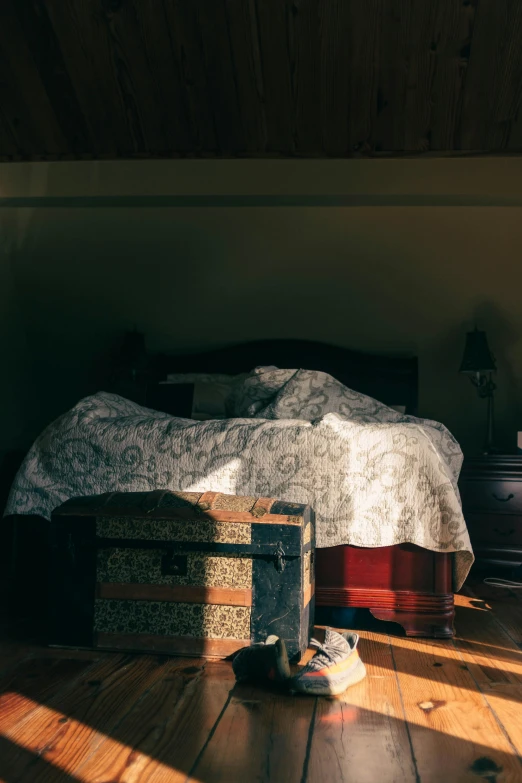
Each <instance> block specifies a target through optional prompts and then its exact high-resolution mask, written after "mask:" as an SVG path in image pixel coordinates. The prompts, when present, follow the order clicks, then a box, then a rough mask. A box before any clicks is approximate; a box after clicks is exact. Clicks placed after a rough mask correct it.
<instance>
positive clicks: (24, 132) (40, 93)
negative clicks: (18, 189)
mask: <svg viewBox="0 0 522 783" xmlns="http://www.w3.org/2000/svg"><path fill="white" fill-rule="evenodd" d="M16 6H17V0H4V2H1V3H0V58H1V59H0V103H1V106H2V114H3V116H4V125H5V126H7V127H8V128H9V129H10V130H9V135H10V136H11V139H12V140H15V141H16V145H17V147H18V150H19V153H20V154H21V155H22V157H27V158H28V157H31V156H32V155H39V154H40V155H41V154H48V155H51V156H52V155H59V154H60V153H61V152H67V151H68V150H69V146H68V142H67V140H66V139H65V137H64V135H63V133H62V130H61V128H60V126H59V124H58V121H57V118H56V115H55V112H54V109H53V107H52V105H51V102H50V100H49V96H48V94H47V90H46V88H45V86H44V84H43V82H42V79H41V76H40V74H39V72H38V69H37V67H36V64H35V62H34V60H33V57H32V54H31V52H30V51H29V47H28V45H27V41H26V39H25V36H24V32H23V31H22V29H21V27H20V22H19V19H18V16H17V14H16V10H15V9H16Z"/></svg>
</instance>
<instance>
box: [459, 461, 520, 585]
mask: <svg viewBox="0 0 522 783" xmlns="http://www.w3.org/2000/svg"><path fill="white" fill-rule="evenodd" d="M459 488H460V493H461V497H462V508H463V511H464V518H465V520H466V523H467V525H468V528H469V534H470V538H471V543H472V545H473V550H474V552H475V557H476V567H477V568H480V569H482V570H487V569H490V570H493V569H495V570H499V569H501V568H508V569H513V568H514V567H515V566H518V565H520V564H521V563H522V455H521V456H516V455H507V454H506V455H502V454H499V455H495V456H484V457H479V458H476V459H472V460H465V461H464V466H463V470H462V473H461V477H460V481H459Z"/></svg>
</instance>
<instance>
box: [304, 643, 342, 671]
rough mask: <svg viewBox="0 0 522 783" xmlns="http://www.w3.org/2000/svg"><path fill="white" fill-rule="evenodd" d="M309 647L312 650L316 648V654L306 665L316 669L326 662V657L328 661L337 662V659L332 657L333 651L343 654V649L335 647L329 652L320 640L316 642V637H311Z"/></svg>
mask: <svg viewBox="0 0 522 783" xmlns="http://www.w3.org/2000/svg"><path fill="white" fill-rule="evenodd" d="M310 647H313V649H314V650H317V652H316V654H315V655H314V657H313V658H312V660H311V661H310V662H309V664H308V667H307V668H310V669H317V668H319V667H322V666H324V665H325V663H327V660H325V658H326V659H328V660H329V661H330V663H337V659H336V658H335V657H334V653H338V654H339V655H343V653H344V650H339V649H335V648H334V650H333V651H332V652H330V651H329V650H328V649H327V648H326V647H325V646H324V644H321V642H318V641H317V639H311V640H310Z"/></svg>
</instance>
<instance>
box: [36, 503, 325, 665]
mask: <svg viewBox="0 0 522 783" xmlns="http://www.w3.org/2000/svg"><path fill="white" fill-rule="evenodd" d="M314 541H315V531H314V518H313V511H312V509H311V508H310V507H309V506H305V505H300V504H296V503H286V502H284V501H278V500H275V499H273V498H255V497H238V496H235V495H223V494H219V493H217V492H205V493H203V494H202V493H199V492H196V493H193V492H170V491H163V490H160V491H154V492H127V493H125V492H117V493H109V494H105V495H99V496H92V497H85V498H75V499H72V500H69V501H67V502H66V503H64V504H63V505H62V506H60V507H59V508H57V509H56V510H55V512H54V513H53V516H52V521H51V529H50V561H51V562H50V565H51V570H50V602H49V606H50V638H49V642H50V644H51V645H53V646H66V647H99V648H105V649H115V650H121V649H125V650H143V651H155V652H164V653H169V654H180V655H204V656H218V657H225V656H227V655H230V654H231V653H233V652H235V651H236V650H237V649H239V648H241V647H244V646H246V645H249V644H251V643H254V642H259V641H264V640H265V638H266V636H267V635H268V634H276V635H277V636H280V637H281V638H283V639H284V640H285V642H286V644H287V648H288V653H289V655H290V656H291V657H293V658H295V657H298V656H299V655H300V654H302V653H303V652H304V650H305V649H306V647H307V645H308V641H309V638H310V630H311V627H312V624H313V619H314Z"/></svg>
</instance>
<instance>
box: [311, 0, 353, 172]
mask: <svg viewBox="0 0 522 783" xmlns="http://www.w3.org/2000/svg"><path fill="white" fill-rule="evenodd" d="M352 6H353V2H350V1H349V0H347V1H346V2H332V0H321V2H320V6H319V19H320V47H321V48H320V58H321V77H320V78H321V115H320V116H321V126H322V127H321V131H322V146H323V149H324V151H325V152H326V154H327V155H332V156H338V157H343V156H345V155H346V154H347V153H348V149H349V130H348V113H349V104H350V85H351V67H350V66H351V59H352V58H351V52H352V43H353V41H352V35H353V34H354V28H353V26H352V15H351V13H350V12H351V9H352Z"/></svg>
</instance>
